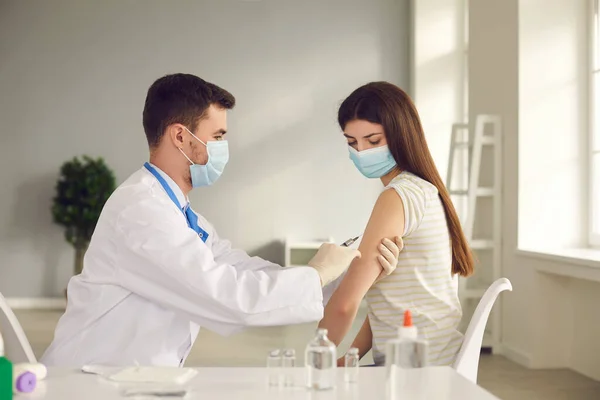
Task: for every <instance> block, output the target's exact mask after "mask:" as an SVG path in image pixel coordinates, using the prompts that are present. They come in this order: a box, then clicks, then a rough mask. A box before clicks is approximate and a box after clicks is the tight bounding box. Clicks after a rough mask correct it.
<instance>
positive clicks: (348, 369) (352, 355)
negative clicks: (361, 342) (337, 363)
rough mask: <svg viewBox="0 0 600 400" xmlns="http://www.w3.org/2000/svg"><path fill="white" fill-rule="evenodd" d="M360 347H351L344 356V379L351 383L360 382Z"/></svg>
mask: <svg viewBox="0 0 600 400" xmlns="http://www.w3.org/2000/svg"><path fill="white" fill-rule="evenodd" d="M358 362H359V356H358V349H357V348H356V347H351V348H350V349H349V350H348V352H347V353H346V357H344V367H345V369H344V380H345V381H346V382H349V383H356V382H358V368H359V366H358Z"/></svg>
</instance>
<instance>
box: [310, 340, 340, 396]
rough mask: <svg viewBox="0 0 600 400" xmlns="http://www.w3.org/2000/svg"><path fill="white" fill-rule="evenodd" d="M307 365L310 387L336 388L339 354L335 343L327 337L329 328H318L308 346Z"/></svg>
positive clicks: (321, 388) (317, 388)
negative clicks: (337, 354)
mask: <svg viewBox="0 0 600 400" xmlns="http://www.w3.org/2000/svg"><path fill="white" fill-rule="evenodd" d="M305 360H306V361H305V365H306V370H307V378H308V379H307V384H308V387H309V388H310V389H314V390H328V389H333V388H335V380H336V368H337V356H336V348H335V344H333V342H332V341H330V340H329V339H328V338H327V329H318V330H317V335H316V337H315V338H314V339H313V340H311V341H310V342H309V343H308V345H307V346H306V357H305Z"/></svg>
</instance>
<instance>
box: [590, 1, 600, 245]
mask: <svg viewBox="0 0 600 400" xmlns="http://www.w3.org/2000/svg"><path fill="white" fill-rule="evenodd" d="M592 6H593V12H592V13H591V15H592V21H591V24H590V69H591V76H590V108H589V110H590V128H591V129H590V146H589V148H590V153H589V161H590V170H589V171H590V172H589V178H590V184H589V188H590V196H589V202H590V212H591V218H590V219H589V232H590V237H589V241H590V245H592V246H594V247H600V36H599V34H600V32H599V26H598V24H599V21H600V19H599V18H600V15H599V0H592Z"/></svg>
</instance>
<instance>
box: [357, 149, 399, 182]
mask: <svg viewBox="0 0 600 400" xmlns="http://www.w3.org/2000/svg"><path fill="white" fill-rule="evenodd" d="M348 150H349V151H350V159H351V160H352V161H353V162H354V165H355V166H356V168H357V169H358V170H359V171H360V173H361V174H363V175H364V176H366V177H367V178H381V177H382V176H384V175H385V174H387V173H388V172H390V171H391V170H392V169H394V167H395V166H396V160H394V157H393V156H392V153H390V149H389V148H388V146H387V145H385V146H380V147H375V148H373V149H368V150H363V151H358V150H356V149H354V148H353V147H351V146H348Z"/></svg>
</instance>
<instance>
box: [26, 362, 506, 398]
mask: <svg viewBox="0 0 600 400" xmlns="http://www.w3.org/2000/svg"><path fill="white" fill-rule="evenodd" d="M294 373H295V374H296V376H295V378H296V381H297V382H296V383H297V385H298V386H297V387H292V388H287V387H282V388H273V387H269V386H268V385H267V383H266V379H267V370H266V368H199V369H198V374H197V375H196V376H195V378H194V379H193V380H191V381H190V382H189V383H188V384H187V385H186V387H187V388H188V389H189V393H188V396H187V398H186V399H210V400H214V399H227V400H235V399H243V400H268V399H292V400H294V399H302V400H328V399H329V400H332V399H336V400H339V399H351V400H358V399H367V400H379V399H382V400H383V399H388V398H389V397H387V395H386V387H385V370H384V368H360V375H359V382H358V384H347V383H345V382H344V375H343V374H344V371H343V368H338V385H337V387H336V389H334V390H331V391H322V392H314V391H310V390H308V389H306V388H304V387H302V386H301V384H302V383H304V377H305V372H304V369H303V368H296V370H295V371H294ZM406 377H407V378H408V379H407V382H408V384H407V386H405V387H403V388H401V389H399V390H398V392H397V393H396V395H395V396H393V398H394V399H403V400H404V399H410V400H416V399H419V400H431V399H433V400H450V399H452V400H454V399H456V400H470V399H477V400H479V399H481V400H493V399H496V397H494V396H492V395H491V394H489V393H488V392H487V391H485V390H484V389H482V388H481V387H479V386H477V385H475V384H473V383H471V382H470V381H468V380H466V379H465V378H463V377H462V376H460V375H458V374H457V373H456V372H455V371H454V370H453V369H451V368H449V367H429V368H422V369H414V370H410V371H409V372H408V374H407V375H406ZM124 387H125V386H124V385H117V384H115V383H112V382H109V381H107V380H105V379H104V378H102V377H100V376H96V375H90V374H84V373H81V372H79V371H77V370H73V369H64V368H50V369H49V374H48V377H47V378H46V380H45V381H42V382H40V385H39V386H38V388H37V389H36V391H35V392H34V393H31V394H28V395H19V396H16V397H15V398H16V399H47V400H70V399H86V400H112V399H140V398H139V397H137V398H136V397H124V396H122V394H121V391H122V389H123V388H124ZM154 399H159V398H157V397H155V398H154Z"/></svg>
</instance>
